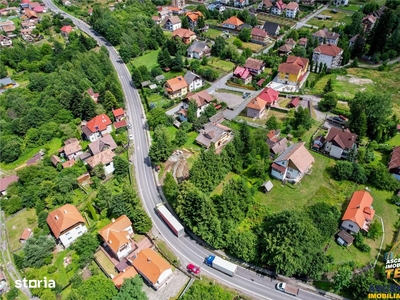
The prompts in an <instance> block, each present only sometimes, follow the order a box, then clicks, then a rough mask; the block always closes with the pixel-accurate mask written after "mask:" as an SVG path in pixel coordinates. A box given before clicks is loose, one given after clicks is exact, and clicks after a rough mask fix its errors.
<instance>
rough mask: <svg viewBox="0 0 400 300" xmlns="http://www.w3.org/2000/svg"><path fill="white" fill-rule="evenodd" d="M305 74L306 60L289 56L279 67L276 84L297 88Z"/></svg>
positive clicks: (306, 69) (306, 70) (306, 68)
mask: <svg viewBox="0 0 400 300" xmlns="http://www.w3.org/2000/svg"><path fill="white" fill-rule="evenodd" d="M307 72H308V58H303V57H297V56H289V57H288V58H287V60H286V62H285V63H282V64H280V65H279V68H278V76H277V82H279V83H284V84H289V85H295V86H297V85H299V84H300V83H301V82H302V81H303V80H304V79H305V78H306V76H307V74H308V73H307Z"/></svg>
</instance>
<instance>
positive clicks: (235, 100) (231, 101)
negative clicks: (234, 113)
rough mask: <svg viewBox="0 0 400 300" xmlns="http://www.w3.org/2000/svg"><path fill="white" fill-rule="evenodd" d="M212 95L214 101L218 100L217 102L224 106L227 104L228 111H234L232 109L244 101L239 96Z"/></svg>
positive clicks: (227, 94) (229, 94)
mask: <svg viewBox="0 0 400 300" xmlns="http://www.w3.org/2000/svg"><path fill="white" fill-rule="evenodd" d="M250 92H251V91H250ZM212 95H213V96H214V97H215V98H216V99H218V101H223V102H225V103H226V104H228V107H229V108H230V109H234V108H236V107H238V106H239V104H240V103H242V102H243V101H245V99H243V97H242V96H239V95H237V94H231V93H219V92H214V93H213V94H212Z"/></svg>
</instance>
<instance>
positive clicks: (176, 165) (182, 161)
mask: <svg viewBox="0 0 400 300" xmlns="http://www.w3.org/2000/svg"><path fill="white" fill-rule="evenodd" d="M192 155H193V153H192V152H190V151H189V150H187V149H182V150H176V151H174V153H172V155H171V156H170V157H169V158H168V160H167V161H166V162H165V165H164V172H163V174H162V175H161V178H160V183H161V184H163V183H164V177H165V175H166V174H167V172H171V173H172V176H174V178H175V180H176V181H177V182H182V181H183V180H185V179H187V178H189V165H188V162H187V159H188V158H189V157H191V156H192Z"/></svg>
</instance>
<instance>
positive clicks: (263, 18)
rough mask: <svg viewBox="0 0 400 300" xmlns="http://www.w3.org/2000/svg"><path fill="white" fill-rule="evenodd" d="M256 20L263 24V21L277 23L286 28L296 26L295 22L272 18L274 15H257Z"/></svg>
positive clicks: (276, 17)
mask: <svg viewBox="0 0 400 300" xmlns="http://www.w3.org/2000/svg"><path fill="white" fill-rule="evenodd" d="M257 19H258V20H259V21H262V22H263V23H264V22H265V21H270V22H274V23H278V24H279V25H281V26H288V27H292V26H293V25H294V24H296V22H295V21H292V20H290V19H288V18H284V17H278V16H274V15H262V14H258V15H257Z"/></svg>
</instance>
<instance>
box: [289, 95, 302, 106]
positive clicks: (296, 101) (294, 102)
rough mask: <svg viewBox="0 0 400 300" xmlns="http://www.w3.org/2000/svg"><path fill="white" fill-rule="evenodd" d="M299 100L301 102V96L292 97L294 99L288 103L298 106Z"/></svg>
mask: <svg viewBox="0 0 400 300" xmlns="http://www.w3.org/2000/svg"><path fill="white" fill-rule="evenodd" d="M299 102H300V97H295V98H292V100H290V102H289V104H288V105H290V106H293V107H297V105H299Z"/></svg>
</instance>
